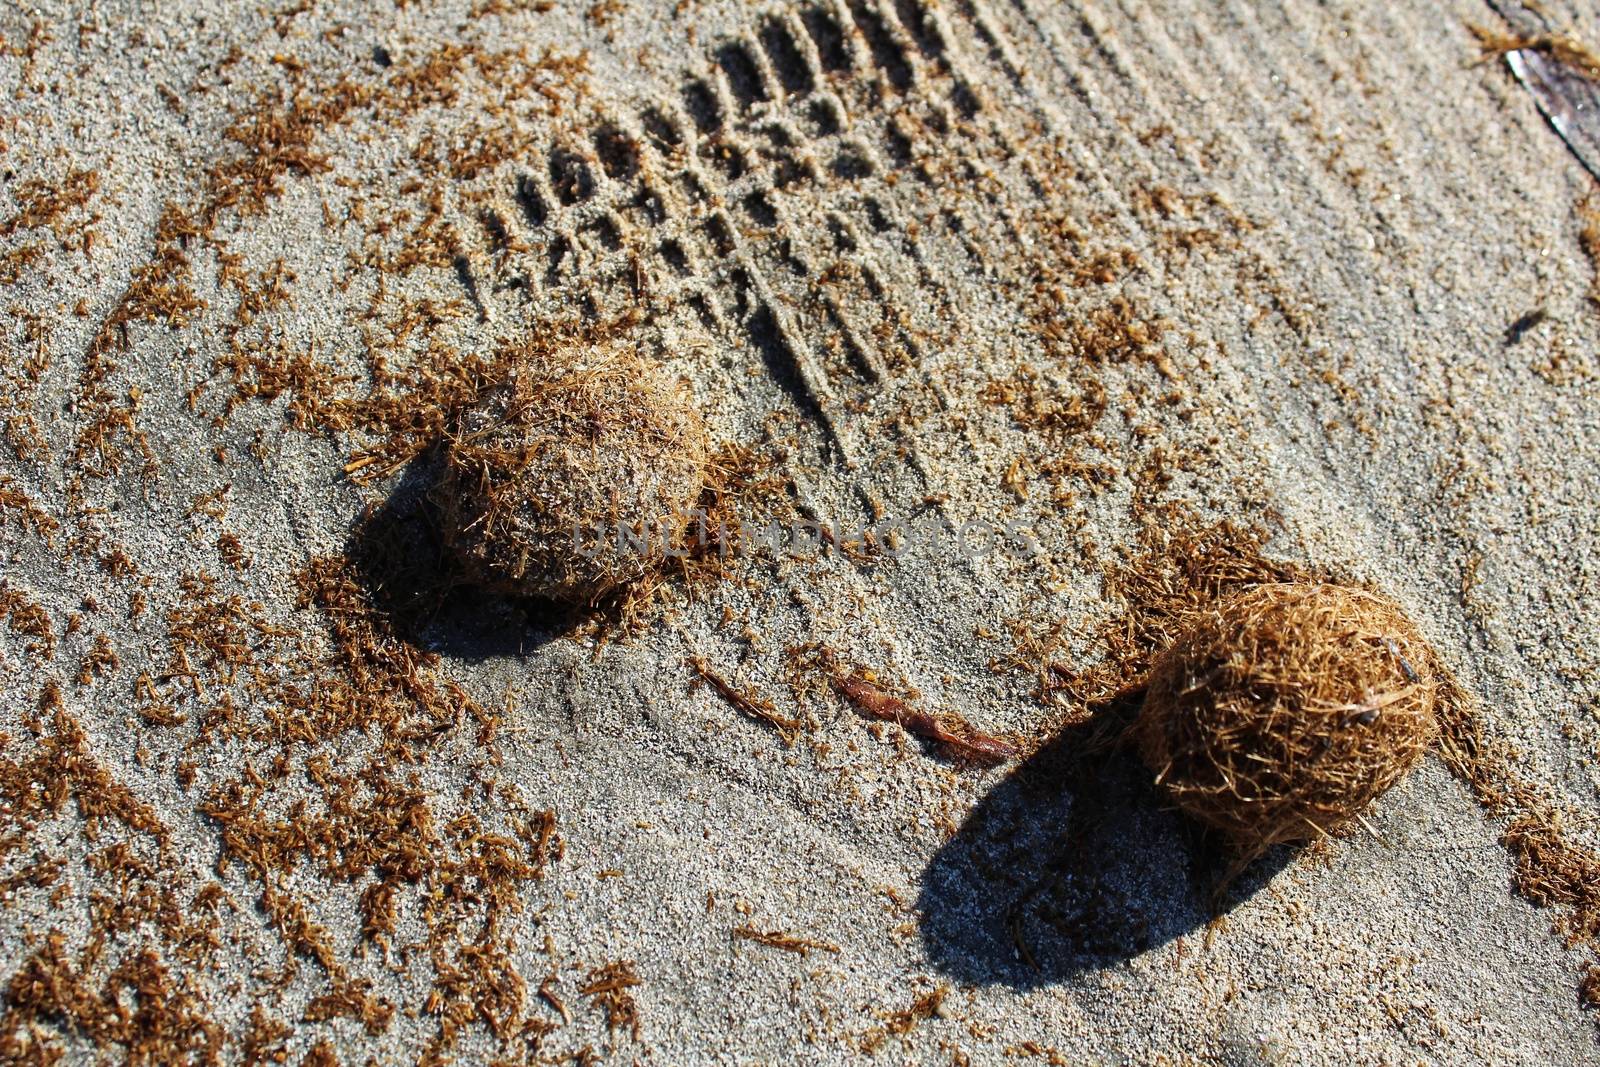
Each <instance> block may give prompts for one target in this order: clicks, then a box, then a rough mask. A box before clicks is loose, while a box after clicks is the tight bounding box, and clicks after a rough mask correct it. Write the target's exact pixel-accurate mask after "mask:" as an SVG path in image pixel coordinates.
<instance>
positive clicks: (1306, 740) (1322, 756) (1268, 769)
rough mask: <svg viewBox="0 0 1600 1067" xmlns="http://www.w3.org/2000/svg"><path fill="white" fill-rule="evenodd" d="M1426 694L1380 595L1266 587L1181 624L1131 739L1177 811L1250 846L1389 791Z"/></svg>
mask: <svg viewBox="0 0 1600 1067" xmlns="http://www.w3.org/2000/svg"><path fill="white" fill-rule="evenodd" d="M1437 699H1438V683H1437V681H1436V669H1435V666H1434V657H1433V653H1432V652H1431V650H1430V649H1429V648H1428V646H1427V644H1426V642H1425V641H1424V640H1423V638H1422V636H1421V635H1420V634H1419V633H1418V632H1417V630H1416V628H1415V627H1414V626H1413V625H1412V623H1411V622H1410V620H1409V619H1407V618H1406V617H1405V615H1404V614H1403V613H1402V612H1401V611H1400V609H1399V608H1398V607H1396V606H1395V605H1394V604H1393V603H1391V602H1390V601H1388V600H1386V599H1384V598H1382V597H1380V596H1378V595H1376V594H1373V593H1369V592H1365V591H1362V590H1358V589H1350V588H1346V587H1342V586H1335V585H1323V584H1316V583H1302V582H1293V583H1270V584H1265V585H1258V586H1255V587H1254V588H1251V589H1248V590H1247V591H1245V592H1242V593H1238V594H1235V595H1233V596H1231V597H1229V598H1227V599H1224V600H1222V601H1221V602H1220V603H1218V604H1216V605H1215V606H1214V607H1213V608H1211V609H1209V610H1205V611H1202V612H1198V613H1196V614H1195V615H1193V616H1192V617H1191V618H1190V619H1189V621H1188V623H1187V625H1186V626H1185V628H1184V629H1183V630H1182V631H1181V632H1180V633H1179V635H1178V637H1177V638H1176V640H1175V641H1174V642H1173V643H1172V644H1171V645H1170V646H1169V647H1168V648H1167V650H1166V651H1165V652H1163V653H1161V654H1160V655H1158V656H1157V657H1156V659H1155V661H1154V663H1153V665H1152V667H1151V671H1150V675H1149V680H1148V688H1147V691H1146V695H1145V700H1144V706H1143V710H1142V711H1141V713H1140V715H1139V718H1138V720H1137V721H1136V722H1135V723H1134V724H1133V727H1132V737H1131V739H1132V740H1133V742H1134V743H1135V745H1136V746H1137V748H1138V751H1139V754H1140V756H1141V758H1142V759H1143V760H1144V762H1145V764H1146V765H1147V766H1148V767H1149V768H1150V769H1151V770H1152V771H1153V772H1154V773H1155V775H1156V779H1157V781H1158V782H1159V783H1160V785H1161V786H1162V787H1163V788H1164V789H1165V790H1166V792H1167V793H1168V794H1169V795H1170V796H1171V797H1172V798H1173V800H1174V801H1175V802H1176V803H1177V804H1178V806H1179V807H1180V808H1181V809H1182V810H1184V811H1185V812H1187V813H1188V814H1189V815H1190V816H1192V817H1194V818H1196V819H1198V820H1199V821H1201V822H1203V823H1205V824H1207V825H1209V826H1212V827H1215V828H1217V829H1219V830H1221V831H1223V832H1224V833H1226V834H1227V835H1228V836H1229V837H1231V838H1232V839H1234V840H1235V841H1236V842H1237V843H1238V844H1239V845H1240V846H1241V847H1242V848H1243V849H1244V850H1245V851H1246V852H1247V853H1249V854H1259V853H1260V852H1261V851H1262V850H1264V849H1266V848H1267V847H1269V846H1271V845H1274V844H1278V843H1280V842H1286V841H1296V840H1303V839H1307V838H1312V837H1317V836H1319V835H1321V834H1323V833H1325V832H1327V831H1329V830H1331V829H1334V828H1336V827H1338V826H1339V825H1340V824H1342V823H1344V822H1346V821H1347V820H1349V819H1350V818H1352V817H1353V816H1355V815H1356V814H1357V813H1358V812H1360V811H1361V809H1362V808H1364V807H1365V806H1366V805H1367V804H1368V803H1369V802H1370V801H1371V800H1372V799H1373V798H1375V797H1377V796H1378V795H1379V794H1381V793H1382V792H1384V791H1385V790H1386V789H1388V788H1389V787H1390V786H1391V785H1393V784H1394V783H1395V782H1396V781H1397V780H1398V779H1399V778H1400V777H1401V776H1402V775H1403V774H1405V772H1406V771H1407V770H1409V769H1410V768H1411V767H1412V766H1413V765H1414V764H1415V763H1416V762H1417V760H1418V759H1419V758H1420V757H1421V756H1422V754H1423V752H1424V751H1425V750H1426V748H1427V747H1428V745H1429V743H1430V742H1431V741H1432V739H1433V737H1434V736H1435V734H1436V732H1437V725H1436V716H1435V704H1436V701H1437Z"/></svg>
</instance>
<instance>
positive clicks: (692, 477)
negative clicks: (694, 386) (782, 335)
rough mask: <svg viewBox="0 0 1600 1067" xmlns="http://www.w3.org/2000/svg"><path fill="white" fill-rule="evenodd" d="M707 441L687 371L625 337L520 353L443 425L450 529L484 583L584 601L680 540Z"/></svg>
mask: <svg viewBox="0 0 1600 1067" xmlns="http://www.w3.org/2000/svg"><path fill="white" fill-rule="evenodd" d="M707 451H708V444H707V438H706V430H705V426H704V424H703V423H702V421H701V418H700V415H699V412H698V410H697V409H696V408H695V406H694V404H693V402H692V401H691V399H690V397H689V395H688V391H687V388H686V387H685V385H684V384H683V383H682V382H681V381H678V380H676V379H674V378H672V377H671V376H669V375H668V374H667V373H666V372H665V371H664V370H663V369H662V368H661V367H660V366H659V365H656V364H654V363H651V362H649V361H648V360H645V359H644V358H642V357H640V356H639V355H637V354H636V353H635V352H634V351H633V350H632V349H631V348H630V347H628V346H626V345H624V344H615V343H614V344H608V345H601V346H595V347H592V348H587V349H582V350H578V349H568V350H563V351H559V352H556V353H553V354H542V355H540V356H538V357H527V358H526V359H525V360H524V361H523V362H521V363H520V364H518V365H517V366H516V367H515V368H514V370H513V372H512V373H511V375H510V376H509V378H508V379H507V380H506V381H505V382H503V383H502V384H500V385H499V386H497V387H495V388H492V389H490V390H488V391H487V392H486V393H485V394H484V395H483V396H482V397H481V398H480V399H479V400H478V402H477V403H476V404H475V405H473V406H472V407H471V408H469V409H467V410H466V411H465V412H464V413H463V414H462V415H461V416H460V417H459V418H458V419H457V420H456V422H455V425H454V426H453V427H452V429H451V431H450V433H449V435H448V437H447V440H446V442H445V455H444V471H443V476H442V478H441V482H440V485H439V494H438V499H439V501H440V504H441V507H442V510H443V512H444V519H445V538H446V541H447V543H448V545H449V546H450V548H451V549H453V551H454V553H455V556H456V558H457V560H458V561H459V563H460V565H461V568H462V570H463V571H464V572H465V577H466V578H467V579H468V580H469V581H471V582H474V583H476V584H478V585H481V586H483V587H485V588H488V589H492V590H494V591H496V592H501V593H505V594H509V595H514V596H528V597H541V598H548V599H553V600H559V601H564V602H569V603H592V602H594V601H595V600H596V599H598V598H600V597H602V596H604V595H606V594H607V593H609V592H612V591H614V590H617V589H619V588H620V587H623V586H626V585H628V584H629V583H632V582H636V581H638V580H639V579H641V578H643V577H644V576H645V575H647V574H649V573H651V572H652V571H653V570H655V569H656V568H657V567H658V566H659V565H660V564H661V563H662V561H663V560H664V559H665V558H666V556H667V554H668V552H669V550H671V549H672V548H675V547H676V546H677V545H678V543H679V541H680V538H681V536H682V534H683V532H684V530H685V528H686V527H687V524H688V522H689V517H690V514H691V510H692V509H693V508H694V506H695V504H696V502H697V501H698V499H699V497H700V492H701V489H702V486H703V484H704V481H705V474H706V457H707Z"/></svg>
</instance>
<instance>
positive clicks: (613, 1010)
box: [578, 960, 642, 1041]
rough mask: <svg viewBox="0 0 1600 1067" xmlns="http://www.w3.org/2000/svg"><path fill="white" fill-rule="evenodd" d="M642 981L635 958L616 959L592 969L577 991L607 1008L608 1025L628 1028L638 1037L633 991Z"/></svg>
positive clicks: (616, 1027)
mask: <svg viewBox="0 0 1600 1067" xmlns="http://www.w3.org/2000/svg"><path fill="white" fill-rule="evenodd" d="M640 984H642V983H641V982H640V980H639V975H638V973H637V972H636V971H635V970H634V967H633V961H632V960H617V961H615V962H613V963H608V964H606V965H605V966H603V967H597V968H595V969H594V970H592V971H590V972H589V976H588V980H587V981H586V982H584V984H583V985H582V986H580V987H578V992H579V993H582V994H583V995H584V996H586V997H588V998H589V1001H590V1003H593V1004H598V1005H599V1006H600V1007H602V1008H604V1009H605V1013H606V1029H608V1030H611V1031H616V1030H623V1029H626V1030H627V1031H628V1032H629V1033H630V1034H632V1035H633V1039H634V1040H635V1041H637V1040H639V1004H638V1002H637V1001H635V1000H634V999H633V993H632V992H630V990H632V989H633V988H635V987H636V986H638V985H640Z"/></svg>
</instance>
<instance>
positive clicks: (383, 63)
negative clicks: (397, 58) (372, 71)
mask: <svg viewBox="0 0 1600 1067" xmlns="http://www.w3.org/2000/svg"><path fill="white" fill-rule="evenodd" d="M372 61H373V62H374V63H376V64H378V66H380V67H390V66H393V65H394V57H393V56H391V55H390V54H389V50H388V49H387V48H385V47H383V45H381V44H380V45H378V46H377V47H375V48H374V49H373V50H372Z"/></svg>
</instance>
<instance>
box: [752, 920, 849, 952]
mask: <svg viewBox="0 0 1600 1067" xmlns="http://www.w3.org/2000/svg"><path fill="white" fill-rule="evenodd" d="M733 936H734V937H736V938H739V939H741V940H744V941H754V942H755V943H756V944H758V945H767V946H770V947H771V948H781V949H783V951H785V952H793V953H796V954H798V955H801V956H807V955H810V954H811V953H812V952H832V953H834V954H835V955H837V954H838V953H839V952H840V951H841V950H840V948H839V946H838V945H835V944H833V943H832V942H831V941H819V940H817V939H816V938H812V937H800V936H798V935H796V934H786V933H784V932H783V931H781V930H758V929H756V928H755V927H754V926H750V925H748V924H746V925H744V926H736V927H734V928H733Z"/></svg>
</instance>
